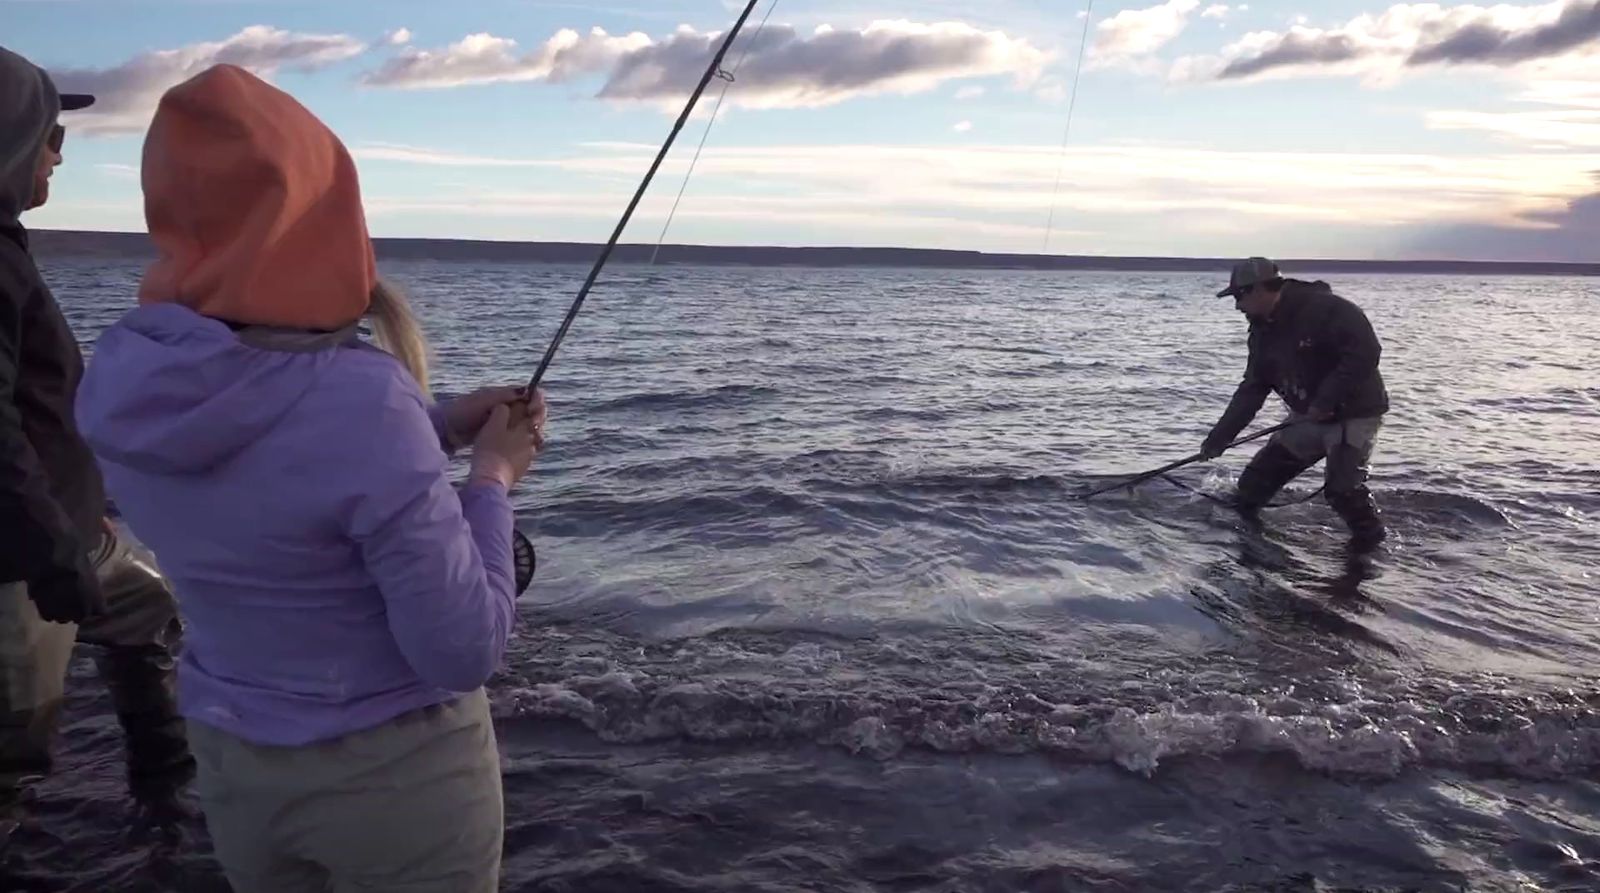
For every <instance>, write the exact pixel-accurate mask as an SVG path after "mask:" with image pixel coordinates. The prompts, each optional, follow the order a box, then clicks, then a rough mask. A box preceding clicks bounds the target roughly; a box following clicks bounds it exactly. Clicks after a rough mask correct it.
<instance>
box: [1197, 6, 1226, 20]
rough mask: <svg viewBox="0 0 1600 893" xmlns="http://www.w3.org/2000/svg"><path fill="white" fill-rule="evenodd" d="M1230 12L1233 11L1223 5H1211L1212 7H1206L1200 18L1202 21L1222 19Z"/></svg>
mask: <svg viewBox="0 0 1600 893" xmlns="http://www.w3.org/2000/svg"><path fill="white" fill-rule="evenodd" d="M1232 11H1233V10H1232V9H1231V8H1230V7H1229V6H1228V5H1227V4H1225V3H1213V4H1212V5H1210V6H1207V7H1206V8H1205V11H1204V12H1202V13H1200V18H1202V19H1222V18H1227V16H1228V13H1230V12H1232Z"/></svg>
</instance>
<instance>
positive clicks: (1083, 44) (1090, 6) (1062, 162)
mask: <svg viewBox="0 0 1600 893" xmlns="http://www.w3.org/2000/svg"><path fill="white" fill-rule="evenodd" d="M1093 14H1094V0H1088V3H1086V4H1085V5H1084V7H1083V36H1082V37H1081V38H1079V39H1078V65H1077V68H1076V70H1075V71H1073V73H1072V98H1071V99H1069V100H1068V101H1067V129H1066V132H1065V133H1063V134H1062V135H1061V154H1060V155H1058V156H1057V157H1056V185H1055V188H1054V189H1053V190H1051V192H1050V216H1049V219H1048V220H1047V221H1046V223H1045V226H1044V251H1045V253H1049V251H1050V233H1051V232H1052V231H1054V229H1055V223H1056V201H1057V199H1058V198H1059V197H1060V195H1061V171H1062V169H1063V168H1065V167H1066V163H1067V141H1068V140H1070V139H1071V138H1072V110H1073V109H1075V108H1077V106H1078V78H1079V77H1081V76H1082V75H1083V55H1084V50H1085V49H1087V48H1088V46H1089V20H1090V19H1091V18H1092V17H1093Z"/></svg>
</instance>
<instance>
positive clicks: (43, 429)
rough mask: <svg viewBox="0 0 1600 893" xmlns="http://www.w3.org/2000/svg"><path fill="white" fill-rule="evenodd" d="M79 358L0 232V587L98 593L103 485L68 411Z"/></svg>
mask: <svg viewBox="0 0 1600 893" xmlns="http://www.w3.org/2000/svg"><path fill="white" fill-rule="evenodd" d="M82 376H83V356H82V354H81V353H80V352H79V350H78V342H77V341H76V340H75V339H74V338H73V336H72V331H71V329H69V328H68V327H67V321H66V319H64V318H63V317H62V315H61V310H60V308H59V307H57V306H56V302H55V299H54V298H53V297H51V295H50V291H49V289H47V288H46V287H45V284H44V283H43V282H42V281H41V280H40V278H39V272H38V270H37V269H36V268H35V267H34V264H33V261H32V260H31V259H30V258H29V256H28V252H27V236H26V234H25V233H24V232H23V230H22V228H21V227H20V226H17V225H15V224H12V225H10V226H7V225H5V224H0V527H3V533H0V582H19V581H20V582H25V583H28V584H29V586H30V588H33V587H37V588H40V589H56V588H57V587H60V588H62V589H66V588H79V587H95V586H96V582H95V576H94V573H93V571H92V569H91V565H90V564H89V563H88V553H89V550H90V548H91V547H92V546H93V545H94V544H96V543H98V542H99V539H100V530H101V519H102V518H103V517H104V515H105V485H104V483H103V482H102V480H101V477H100V469H99V466H97V465H96V464H95V460H94V454H93V453H91V452H90V450H89V446H88V444H86V443H84V441H83V438H82V436H81V435H79V434H78V428H77V424H76V423H75V421H74V420H73V414H72V406H73V400H74V397H75V395H76V394H77V389H78V380H79V379H80V378H82Z"/></svg>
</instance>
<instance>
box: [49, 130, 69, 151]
mask: <svg viewBox="0 0 1600 893" xmlns="http://www.w3.org/2000/svg"><path fill="white" fill-rule="evenodd" d="M66 139H67V128H65V127H62V126H61V125H60V124H57V125H55V126H54V127H52V128H50V137H49V139H47V140H45V144H46V145H48V146H49V147H50V151H52V152H58V153H59V152H60V151H61V144H62V143H64V142H66Z"/></svg>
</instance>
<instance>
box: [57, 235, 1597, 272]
mask: <svg viewBox="0 0 1600 893" xmlns="http://www.w3.org/2000/svg"><path fill="white" fill-rule="evenodd" d="M31 236H32V239H33V245H34V246H35V250H36V251H37V253H38V254H39V255H40V256H41V257H52V256H55V257H67V256H72V257H121V258H145V257H151V256H153V254H154V251H153V249H152V248H151V245H150V240H149V237H148V236H146V235H145V234H144V233H99V232H84V231H76V230H32V231H31ZM373 244H374V245H375V246H376V250H377V253H378V258H379V259H380V260H433V261H464V262H506V263H553V264H585V265H587V264H592V263H593V262H594V259H595V258H596V257H597V256H598V255H599V252H600V247H601V246H599V245H596V244H590V243H585V242H487V241H469V240H464V239H374V240H373ZM654 250H655V246H653V245H626V244H625V245H619V246H617V249H616V250H615V251H614V252H613V253H612V255H611V260H612V262H614V263H620V264H645V263H649V262H650V254H651V252H652V251H654ZM1233 260H1234V259H1233V258H1210V257H1101V256H1096V255H1040V254H991V253H986V252H982V251H947V250H941V249H932V248H781V247H763V246H748V247H747V246H731V245H730V246H718V245H663V246H662V247H661V254H660V256H659V257H658V258H657V263H659V264H695V265H708V266H710V265H717V266H748V267H929V268H955V269H969V270H1122V271H1132V272H1139V271H1143V272H1161V271H1195V272H1224V273H1225V272H1226V271H1227V270H1228V268H1229V266H1230V265H1231V264H1232V263H1233ZM1278 260H1279V262H1280V263H1282V264H1283V266H1284V268H1285V269H1287V270H1291V271H1294V272H1297V273H1298V272H1309V271H1315V272H1318V273H1340V272H1356V273H1378V272H1389V273H1458V274H1469V275H1482V276H1494V275H1564V276H1596V275H1600V264H1551V263H1531V262H1530V263H1518V262H1505V261H1448V260H1445V261H1434V260H1407V261H1371V260H1331V259H1298V260H1297V259H1291V258H1279V259H1278Z"/></svg>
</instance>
